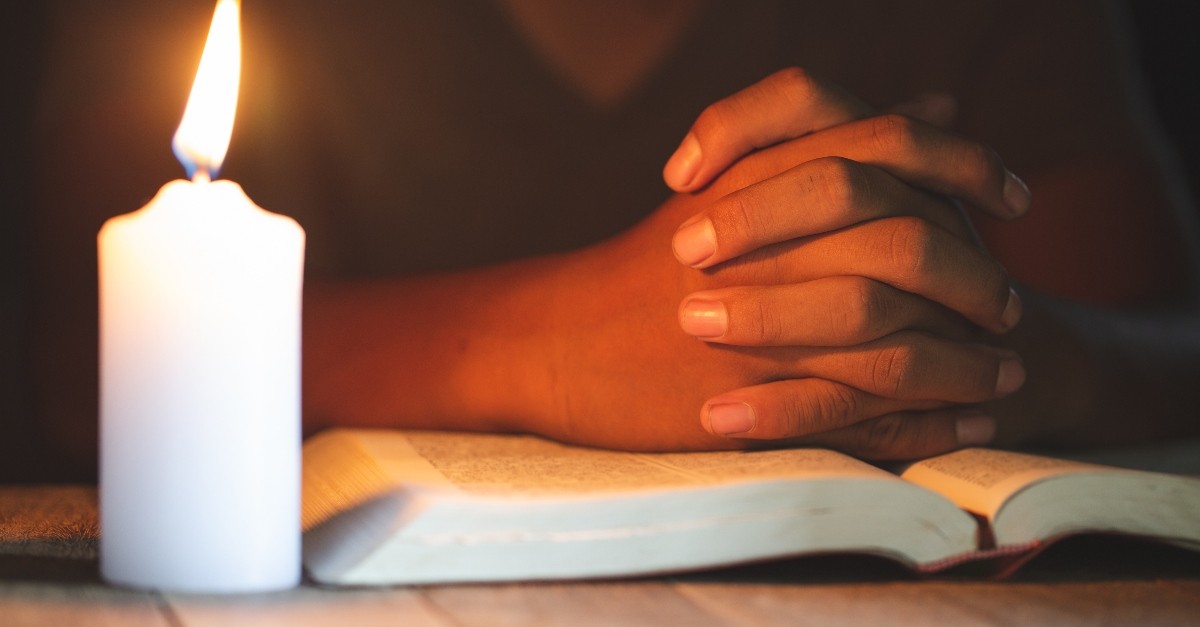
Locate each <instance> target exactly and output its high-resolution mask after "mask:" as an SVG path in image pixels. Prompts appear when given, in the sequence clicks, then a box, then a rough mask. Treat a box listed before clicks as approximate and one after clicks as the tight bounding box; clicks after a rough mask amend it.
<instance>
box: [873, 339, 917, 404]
mask: <svg viewBox="0 0 1200 627" xmlns="http://www.w3.org/2000/svg"><path fill="white" fill-rule="evenodd" d="M919 352H920V351H919V350H918V349H917V348H916V347H915V346H914V345H912V344H896V345H893V346H888V347H886V348H882V349H880V350H879V351H878V352H877V353H876V354H875V358H874V359H873V360H872V361H871V364H870V368H871V372H870V374H869V376H870V381H871V385H872V386H873V389H875V390H878V393H879V394H882V395H884V396H890V397H892V398H903V397H905V396H906V395H907V394H908V393H910V392H911V390H912V388H913V378H914V377H913V375H914V373H915V371H916V369H917V365H918V364H919V363H920V354H919Z"/></svg>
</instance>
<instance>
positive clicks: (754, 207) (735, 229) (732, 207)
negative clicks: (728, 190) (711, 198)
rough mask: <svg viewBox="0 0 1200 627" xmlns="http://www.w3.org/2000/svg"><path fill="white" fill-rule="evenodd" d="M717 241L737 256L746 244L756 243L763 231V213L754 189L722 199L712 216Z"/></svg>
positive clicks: (713, 210)
mask: <svg viewBox="0 0 1200 627" xmlns="http://www.w3.org/2000/svg"><path fill="white" fill-rule="evenodd" d="M710 216H711V218H712V221H713V228H715V229H716V231H717V241H718V242H721V244H722V245H723V246H724V247H727V248H728V249H729V250H727V251H723V252H728V253H730V254H736V253H738V252H741V251H742V248H743V246H744V245H745V243H746V242H751V243H753V242H755V241H757V239H758V237H759V235H758V234H759V233H760V232H761V231H762V230H763V224H762V219H763V218H762V212H761V211H760V210H759V200H758V197H757V195H756V194H755V193H754V192H753V188H747V189H743V190H739V191H737V192H734V193H732V194H729V195H727V196H724V197H722V198H721V200H720V201H719V202H717V203H716V205H715V206H714V207H713V209H712V213H711V214H710Z"/></svg>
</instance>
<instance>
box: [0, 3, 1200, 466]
mask: <svg viewBox="0 0 1200 627" xmlns="http://www.w3.org/2000/svg"><path fill="white" fill-rule="evenodd" d="M1048 1H1053V0H1048ZM1125 8H1126V13H1127V17H1128V21H1129V25H1130V32H1131V35H1132V37H1133V43H1134V49H1135V50H1136V51H1137V53H1138V55H1139V56H1138V59H1137V61H1138V63H1139V65H1140V67H1141V69H1142V72H1143V77H1144V79H1145V82H1146V87H1147V90H1148V92H1149V94H1150V97H1151V104H1152V106H1153V112H1152V113H1153V114H1154V115H1156V116H1157V118H1158V123H1159V124H1160V125H1161V126H1162V128H1163V129H1164V130H1165V137H1166V138H1167V139H1168V141H1170V142H1171V143H1172V149H1173V153H1174V155H1175V156H1176V157H1177V158H1178V164H1179V165H1180V166H1181V169H1182V172H1183V173H1184V175H1185V177H1186V179H1187V180H1188V181H1189V183H1190V188H1191V189H1192V190H1197V189H1200V36H1198V35H1200V33H1198V32H1197V28H1198V27H1197V25H1198V24H1200V2H1196V1H1195V0H1140V1H1138V0H1130V1H1129V2H1127V3H1126V5H1125ZM45 12H46V8H45V6H44V5H43V3H39V2H21V3H16V4H15V6H13V7H9V8H7V10H6V14H5V16H4V18H3V21H0V80H3V83H2V84H0V94H2V98H0V101H2V104H0V108H2V109H0V147H2V150H3V157H2V161H0V481H12V480H21V479H29V478H31V477H33V476H34V475H33V474H32V473H33V472H35V471H34V470H33V469H35V468H38V467H41V466H43V464H39V463H38V462H39V461H43V460H41V458H40V456H39V454H38V452H37V449H36V448H35V447H33V446H31V442H35V441H36V438H35V437H33V435H34V434H33V433H32V425H31V424H30V422H29V419H28V417H29V410H28V407H29V396H30V394H29V382H28V380H27V372H26V364H27V363H28V360H27V358H28V349H29V347H28V344H27V342H26V336H25V333H24V329H25V328H26V316H27V315H28V314H27V310H26V307H25V304H26V302H27V300H28V299H27V298H26V294H27V292H28V289H29V284H28V278H27V272H26V270H27V268H28V259H27V250H26V246H25V242H26V240H27V227H28V215H29V207H31V206H32V197H31V196H32V195H31V193H30V188H29V185H28V181H30V180H31V179H32V175H33V173H32V172H31V171H30V168H31V163H30V161H29V159H27V158H26V155H29V154H30V134H29V130H30V129H29V123H28V121H29V120H31V119H32V114H33V109H32V107H33V103H32V99H31V98H30V96H31V95H32V94H34V93H35V92H36V91H37V85H38V80H39V77H40V76H41V69H42V63H43V62H44V57H45V50H44V47H43V41H44V33H45V30H46V16H45ZM67 183H69V182H67ZM1193 197H1194V194H1193ZM50 468H51V472H50V474H48V475H47V474H41V475H38V477H39V478H47V479H56V478H61V477H55V476H54V475H53V471H52V468H53V466H50Z"/></svg>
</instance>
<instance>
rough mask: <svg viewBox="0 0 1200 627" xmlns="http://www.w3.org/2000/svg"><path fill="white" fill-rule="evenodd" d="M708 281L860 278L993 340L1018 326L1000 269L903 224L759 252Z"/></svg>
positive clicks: (868, 226)
mask: <svg viewBox="0 0 1200 627" xmlns="http://www.w3.org/2000/svg"><path fill="white" fill-rule="evenodd" d="M714 273H715V274H717V275H718V276H721V275H724V279H725V280H726V281H730V282H732V284H734V285H739V284H740V285H755V284H788V283H803V282H806V281H812V280H814V279H818V278H822V277H827V276H838V275H855V276H863V277H868V278H871V279H874V280H876V281H880V282H882V283H886V284H888V285H891V286H892V287H895V288H897V289H900V290H903V291H906V292H911V293H913V294H918V295H920V296H923V297H925V298H928V299H929V300H932V301H934V302H936V303H938V304H941V305H942V306H944V307H946V308H948V309H950V310H952V311H955V312H957V313H959V314H960V315H962V316H963V317H965V318H967V319H968V320H970V321H971V322H974V323H975V324H977V325H979V326H981V327H983V328H984V329H988V330H990V331H992V332H995V333H1004V332H1006V331H1008V330H1010V329H1012V328H1013V327H1014V326H1016V324H1017V322H1019V321H1020V319H1021V310H1022V306H1021V299H1020V298H1019V297H1018V296H1017V294H1016V292H1015V291H1013V290H1012V288H1011V284H1010V282H1009V278H1008V273H1007V272H1006V271H1005V270H1004V267H1003V266H1001V265H1000V264H999V263H998V262H996V260H994V259H992V258H991V257H990V256H988V255H987V254H986V253H985V252H983V251H982V250H980V249H979V248H977V247H976V246H974V245H973V244H971V243H969V242H967V241H964V240H963V239H962V238H960V237H957V236H955V235H952V234H950V233H948V232H946V231H945V230H944V229H941V228H939V227H937V226H935V225H933V224H930V223H929V222H927V221H925V220H921V219H919V218H913V217H909V216H899V217H893V218H882V219H878V220H872V221H870V222H864V223H861V224H858V225H855V226H853V227H850V228H846V229H842V230H840V231H835V232H833V233H823V234H821V235H815V236H812V237H808V238H804V239H800V240H795V241H792V242H787V243H784V244H780V245H776V246H773V247H768V248H764V249H760V250H758V251H755V252H754V253H750V254H746V255H742V256H741V257H737V258H735V259H732V260H730V261H727V262H725V264H723V265H722V266H719V267H717V268H714ZM726 284H729V283H726Z"/></svg>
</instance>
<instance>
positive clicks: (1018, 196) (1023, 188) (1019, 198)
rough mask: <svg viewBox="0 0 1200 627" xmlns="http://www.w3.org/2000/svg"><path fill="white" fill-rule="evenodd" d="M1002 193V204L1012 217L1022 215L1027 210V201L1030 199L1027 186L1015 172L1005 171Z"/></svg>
mask: <svg viewBox="0 0 1200 627" xmlns="http://www.w3.org/2000/svg"><path fill="white" fill-rule="evenodd" d="M1003 194H1004V206H1005V207H1007V208H1008V211H1009V213H1011V214H1012V216H1013V217H1018V216H1023V215H1025V212H1026V211H1029V203H1030V201H1031V200H1032V197H1031V196H1030V194H1029V186H1028V185H1026V184H1025V181H1022V180H1021V179H1020V178H1019V177H1018V176H1017V175H1016V174H1013V173H1012V172H1007V176H1005V177H1004V191H1003Z"/></svg>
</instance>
